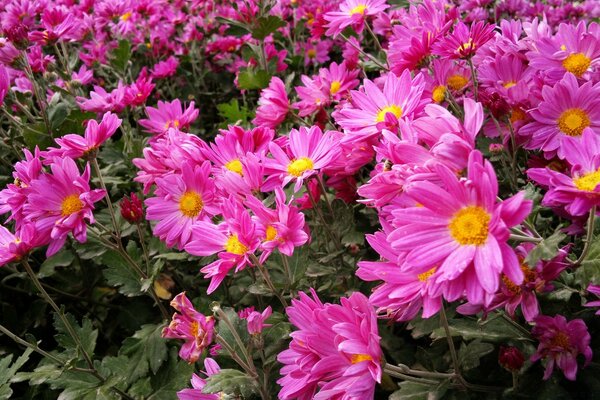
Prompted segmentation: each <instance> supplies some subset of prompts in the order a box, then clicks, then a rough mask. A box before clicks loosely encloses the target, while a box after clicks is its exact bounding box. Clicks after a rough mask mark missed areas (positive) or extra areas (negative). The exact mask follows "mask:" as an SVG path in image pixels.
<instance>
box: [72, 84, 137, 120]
mask: <svg viewBox="0 0 600 400" xmlns="http://www.w3.org/2000/svg"><path fill="white" fill-rule="evenodd" d="M126 91H127V88H126V86H125V85H123V82H121V81H119V84H118V86H117V87H116V88H115V89H113V90H112V91H111V92H110V93H109V92H107V91H106V90H105V89H104V88H103V87H101V86H94V90H93V91H91V92H90V98H89V99H86V98H85V97H80V96H78V97H77V104H78V105H79V108H81V109H82V110H84V111H91V112H97V113H105V112H108V111H112V112H115V113H120V112H121V111H123V110H124V109H125V94H126Z"/></svg>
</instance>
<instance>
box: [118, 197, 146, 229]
mask: <svg viewBox="0 0 600 400" xmlns="http://www.w3.org/2000/svg"><path fill="white" fill-rule="evenodd" d="M121 216H122V217H123V218H124V219H125V220H126V221H127V222H129V223H130V224H137V223H139V222H141V221H142V220H143V219H144V208H143V206H142V202H141V200H140V199H139V198H138V197H137V196H136V194H135V193H131V196H130V197H129V198H127V196H125V197H123V200H121Z"/></svg>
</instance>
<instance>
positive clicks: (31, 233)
mask: <svg viewBox="0 0 600 400" xmlns="http://www.w3.org/2000/svg"><path fill="white" fill-rule="evenodd" d="M40 240H41V236H40V235H38V234H37V232H36V231H35V227H34V226H33V224H24V225H23V226H22V227H21V229H20V231H19V232H17V233H16V234H14V235H13V234H12V232H10V231H9V230H8V229H6V228H5V227H3V226H2V225H0V267H1V266H3V265H6V264H8V263H11V262H16V261H20V260H21V259H22V258H23V257H26V256H27V254H28V253H29V252H30V251H31V250H32V249H33V248H34V247H36V246H39V245H42V244H43V243H41V242H40Z"/></svg>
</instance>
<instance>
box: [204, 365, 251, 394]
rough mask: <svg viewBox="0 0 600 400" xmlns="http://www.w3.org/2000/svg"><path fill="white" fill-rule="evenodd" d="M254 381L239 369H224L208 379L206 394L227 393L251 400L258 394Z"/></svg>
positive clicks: (205, 388)
mask: <svg viewBox="0 0 600 400" xmlns="http://www.w3.org/2000/svg"><path fill="white" fill-rule="evenodd" d="M256 389H257V388H256V385H255V383H254V380H253V379H252V378H250V377H249V376H248V375H246V374H245V373H244V372H242V371H239V370H237V369H222V370H221V371H219V373H218V374H214V375H212V376H209V377H208V378H207V379H206V386H204V389H202V391H203V392H204V393H225V394H232V395H241V396H242V397H243V398H249V397H250V396H252V394H253V393H256Z"/></svg>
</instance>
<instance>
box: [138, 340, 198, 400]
mask: <svg viewBox="0 0 600 400" xmlns="http://www.w3.org/2000/svg"><path fill="white" fill-rule="evenodd" d="M192 372H194V364H188V363H186V362H185V361H183V360H181V359H179V356H178V355H177V349H175V348H171V350H170V352H169V355H168V361H167V363H166V364H164V365H163V366H162V367H161V368H160V369H159V371H158V373H157V374H156V376H154V377H152V381H151V383H152V394H151V395H150V396H149V397H147V399H148V400H165V399H173V400H177V396H176V394H175V393H176V392H177V391H178V390H181V388H184V387H187V386H188V385H189V382H190V376H192Z"/></svg>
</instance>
